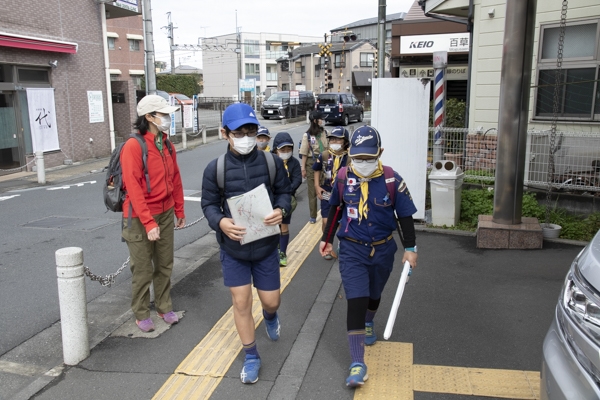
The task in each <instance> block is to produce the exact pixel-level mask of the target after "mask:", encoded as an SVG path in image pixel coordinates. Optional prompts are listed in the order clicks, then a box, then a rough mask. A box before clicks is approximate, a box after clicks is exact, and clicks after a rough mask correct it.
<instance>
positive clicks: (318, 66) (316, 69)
mask: <svg viewBox="0 0 600 400" xmlns="http://www.w3.org/2000/svg"><path fill="white" fill-rule="evenodd" d="M320 75H321V66H320V65H319V64H317V65H315V78H318V77H319V76H320Z"/></svg>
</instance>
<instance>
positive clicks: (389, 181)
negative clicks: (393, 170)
mask: <svg viewBox="0 0 600 400" xmlns="http://www.w3.org/2000/svg"><path fill="white" fill-rule="evenodd" d="M395 180H396V178H387V179H386V180H385V183H392V182H394V181H395Z"/></svg>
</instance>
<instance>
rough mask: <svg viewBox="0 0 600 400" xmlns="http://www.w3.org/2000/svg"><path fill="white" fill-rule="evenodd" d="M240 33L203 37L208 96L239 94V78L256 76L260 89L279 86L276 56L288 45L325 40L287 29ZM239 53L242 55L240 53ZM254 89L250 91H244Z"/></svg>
mask: <svg viewBox="0 0 600 400" xmlns="http://www.w3.org/2000/svg"><path fill="white" fill-rule="evenodd" d="M239 36H240V39H239V42H240V44H239V50H238V51H237V52H236V49H238V44H237V38H236V34H235V33H232V34H229V35H222V36H216V37H212V38H206V39H204V40H203V43H202V45H203V46H202V47H203V52H202V67H203V70H204V96H205V97H229V98H232V97H233V98H237V96H238V78H239V79H255V90H256V93H258V94H261V93H263V92H265V90H267V88H273V89H280V88H278V87H277V62H276V61H275V60H276V59H278V58H280V57H282V56H283V55H287V52H288V49H289V48H293V47H295V46H299V45H300V44H302V45H306V44H313V43H314V44H316V43H321V42H322V39H323V38H322V37H319V36H301V35H291V34H283V33H249V32H241V33H240V34H239ZM238 54H239V56H238ZM244 93H250V92H244Z"/></svg>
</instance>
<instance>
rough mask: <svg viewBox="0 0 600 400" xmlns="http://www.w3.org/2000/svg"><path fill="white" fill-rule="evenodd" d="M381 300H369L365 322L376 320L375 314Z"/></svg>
mask: <svg viewBox="0 0 600 400" xmlns="http://www.w3.org/2000/svg"><path fill="white" fill-rule="evenodd" d="M380 302H381V299H377V300H375V299H371V298H369V304H368V306H367V313H366V314H365V322H373V318H375V313H376V312H377V309H378V308H379V303H380Z"/></svg>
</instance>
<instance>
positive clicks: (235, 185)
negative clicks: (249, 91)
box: [201, 103, 291, 383]
mask: <svg viewBox="0 0 600 400" xmlns="http://www.w3.org/2000/svg"><path fill="white" fill-rule="evenodd" d="M258 125H259V124H258V120H257V119H256V115H255V112H254V110H253V109H252V107H250V106H249V105H247V104H243V103H236V104H232V105H230V106H229V107H227V109H226V110H225V111H224V112H223V129H222V130H221V132H222V134H223V136H224V137H225V139H227V141H228V143H229V145H228V147H227V153H226V155H225V163H224V164H225V167H224V171H223V172H224V174H225V177H224V179H223V181H224V188H222V189H220V188H219V187H218V180H217V160H213V161H211V162H210V163H209V164H208V166H207V167H206V169H205V170H204V176H203V178H202V203H201V204H202V210H203V211H204V215H205V216H206V219H207V220H208V224H209V226H210V227H211V228H212V229H214V230H215V232H216V236H217V242H218V243H219V245H220V246H221V266H222V270H223V279H224V283H225V286H228V287H229V290H230V291H231V297H232V300H233V317H234V320H235V326H236V328H237V331H238V335H239V336H240V339H241V341H242V345H243V347H244V352H245V354H246V358H245V360H244V366H243V368H242V371H241V374H240V378H241V380H242V382H243V383H255V382H256V381H258V372H259V370H260V366H261V360H260V356H259V354H258V351H257V349H256V342H255V332H254V331H255V329H254V319H253V316H252V288H251V286H250V285H251V284H254V287H256V289H257V292H258V296H259V298H260V301H261V304H262V307H263V316H264V319H265V325H266V330H267V335H268V336H269V338H270V339H271V340H273V341H275V340H277V339H279V332H280V324H279V317H278V316H277V309H278V308H279V304H280V277H279V252H278V249H277V245H278V244H279V235H274V236H269V237H266V238H262V239H260V240H257V241H254V242H251V243H247V244H244V245H242V244H241V243H240V240H241V239H242V238H243V237H244V235H245V233H246V229H245V227H243V226H238V225H235V224H234V222H233V219H232V218H231V211H230V210H229V207H228V206H227V201H226V199H228V198H230V197H233V196H238V195H241V194H243V193H246V192H248V191H250V190H252V189H254V188H256V187H258V186H260V185H261V184H264V185H265V187H266V188H267V191H268V193H269V197H270V199H271V204H272V206H273V210H274V211H273V213H271V214H270V215H268V216H267V217H266V218H265V224H266V225H279V224H280V223H281V220H282V219H283V218H284V217H285V216H286V215H287V214H288V213H289V211H290V209H291V205H290V192H291V189H290V181H289V179H288V177H287V174H286V172H285V168H284V166H283V163H282V161H281V159H279V158H278V157H273V159H274V161H275V167H276V168H275V171H274V173H275V178H274V179H273V180H272V182H273V183H272V184H271V177H270V175H269V167H268V164H267V159H266V157H271V156H272V155H271V154H267V153H265V152H262V151H258V150H257V148H256V135H257V132H258Z"/></svg>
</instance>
